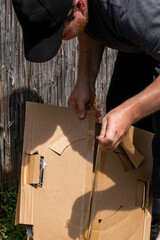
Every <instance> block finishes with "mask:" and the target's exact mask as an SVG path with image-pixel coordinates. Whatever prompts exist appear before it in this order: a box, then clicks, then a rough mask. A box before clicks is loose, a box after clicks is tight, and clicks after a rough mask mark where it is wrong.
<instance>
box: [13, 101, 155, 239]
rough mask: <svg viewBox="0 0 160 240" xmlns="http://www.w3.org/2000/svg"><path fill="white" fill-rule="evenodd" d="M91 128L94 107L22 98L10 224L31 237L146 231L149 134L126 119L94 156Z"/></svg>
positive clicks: (135, 235)
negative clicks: (119, 137) (126, 126)
mask: <svg viewBox="0 0 160 240" xmlns="http://www.w3.org/2000/svg"><path fill="white" fill-rule="evenodd" d="M96 134H98V133H97V130H96V133H95V114H94V112H89V113H88V114H87V117H86V118H85V119H84V120H80V119H79V118H78V114H77V112H76V111H75V110H72V109H68V108H63V107H55V106H49V105H44V104H39V103H29V102H28V103H27V106H26V123H25V133H24V145H23V159H22V169H21V180H20V186H19V192H18V201H17V209H16V219H15V224H16V225H22V226H30V227H31V230H32V231H30V235H32V233H33V239H34V240H42V239H46V240H54V239H58V240H63V239H66V240H68V239H76V240H78V239H91V240H104V239H105V240H106V239H107V240H115V239H116V240H117V239H119V240H129V239H132V240H149V239H150V225H151V205H152V204H151V201H149V200H150V199H151V198H149V188H150V187H149V186H150V179H151V173H152V154H151V141H152V137H153V135H152V134H151V133H148V132H145V131H142V130H139V129H135V128H133V127H131V128H130V131H129V134H128V135H127V136H126V138H125V139H124V140H123V142H122V144H121V145H120V146H119V147H118V148H117V149H116V150H115V151H114V152H107V153H106V152H101V150H100V149H99V148H98V151H97V157H96V159H95V160H94V148H95V135H96ZM96 145H97V144H96ZM28 239H29V237H28Z"/></svg>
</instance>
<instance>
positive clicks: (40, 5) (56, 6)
mask: <svg viewBox="0 0 160 240" xmlns="http://www.w3.org/2000/svg"><path fill="white" fill-rule="evenodd" d="M12 1H13V5H14V8H15V11H16V14H17V17H18V19H19V21H20V23H21V26H22V29H23V36H24V48H25V56H26V58H27V59H28V60H30V61H34V62H43V61H47V60H49V59H51V58H52V57H54V55H55V54H56V53H57V51H58V49H59V47H60V45H61V42H62V38H63V39H64V40H69V39H72V38H74V37H75V36H77V35H79V43H80V56H79V73H78V80H77V83H76V86H75V88H74V90H73V92H72V94H71V96H70V98H69V102H68V104H69V106H70V107H73V108H77V109H78V111H79V116H80V118H82V119H83V118H84V117H85V114H86V109H92V108H93V103H94V97H95V95H94V94H95V87H94V85H95V80H96V77H97V73H98V70H99V65H100V62H101V57H102V54H103V50H104V47H105V46H108V47H111V48H114V49H117V50H119V54H118V57H117V61H116V65H115V70H114V73H113V78H112V81H111V86H110V90H109V93H108V97H107V109H108V113H107V114H106V116H105V117H104V118H103V121H102V129H101V133H100V136H99V143H100V145H101V148H102V149H103V150H106V151H108V150H113V149H115V148H116V147H117V146H118V144H119V143H120V142H121V141H122V139H123V138H124V137H125V135H126V133H127V131H128V129H129V127H130V126H131V125H132V124H134V123H136V122H137V121H138V120H140V119H143V118H144V117H146V116H149V115H150V114H153V113H154V114H153V118H154V120H153V127H154V131H155V134H156V135H155V138H154V141H153V156H154V168H153V196H154V206H156V212H154V213H156V214H158V215H159V214H160V191H159V188H160V176H159V175H160V174H159V173H160V160H159V159H160V151H159V149H158V148H159V146H160V137H159V136H160V113H159V111H158V110H160V76H159V73H160V64H159V61H160V17H159V14H160V2H156V4H155V1H154V0H146V1H140V0H134V1H132V0H74V1H72V0H57V1H53V0H45V1H44V0H12ZM153 80H154V81H153ZM157 111H158V112H157ZM150 119H151V117H149V118H145V120H143V121H144V122H141V123H138V124H141V125H142V127H143V128H145V129H151V126H150V123H151V121H150ZM148 126H149V127H148ZM155 166H156V167H155Z"/></svg>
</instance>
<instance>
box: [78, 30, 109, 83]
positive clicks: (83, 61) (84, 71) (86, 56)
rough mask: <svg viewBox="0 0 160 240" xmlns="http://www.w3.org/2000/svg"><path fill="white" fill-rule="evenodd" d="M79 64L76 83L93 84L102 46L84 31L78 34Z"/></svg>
mask: <svg viewBox="0 0 160 240" xmlns="http://www.w3.org/2000/svg"><path fill="white" fill-rule="evenodd" d="M79 47H80V54H79V66H78V69H79V70H78V80H77V83H84V82H88V84H90V85H91V86H94V84H95V80H96V77H97V74H98V71H99V66H100V62H101V59H102V54H103V50H104V46H103V45H101V44H100V43H99V42H97V41H95V40H94V39H92V38H91V37H89V36H88V35H87V34H86V33H84V32H83V33H82V34H80V35H79Z"/></svg>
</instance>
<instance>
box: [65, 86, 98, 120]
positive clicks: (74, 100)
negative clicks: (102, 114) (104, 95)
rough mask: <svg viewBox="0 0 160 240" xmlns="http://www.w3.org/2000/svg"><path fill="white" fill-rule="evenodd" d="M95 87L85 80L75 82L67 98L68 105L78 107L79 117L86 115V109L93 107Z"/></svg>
mask: <svg viewBox="0 0 160 240" xmlns="http://www.w3.org/2000/svg"><path fill="white" fill-rule="evenodd" d="M94 99H95V88H94V87H91V86H89V84H88V83H87V82H86V83H85V82H83V83H82V84H81V85H78V84H76V86H75V88H74V89H73V92H72V94H71V96H70V97H69V100H68V106H69V107H71V108H76V109H78V113H79V117H80V118H81V119H83V118H85V116H86V109H94Z"/></svg>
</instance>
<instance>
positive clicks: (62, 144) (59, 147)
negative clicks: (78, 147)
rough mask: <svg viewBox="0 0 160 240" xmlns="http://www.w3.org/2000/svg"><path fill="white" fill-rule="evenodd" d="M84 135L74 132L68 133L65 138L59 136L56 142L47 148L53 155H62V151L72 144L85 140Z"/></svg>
mask: <svg viewBox="0 0 160 240" xmlns="http://www.w3.org/2000/svg"><path fill="white" fill-rule="evenodd" d="M85 139H86V135H85V134H83V132H82V133H81V134H78V135H77V133H76V131H75V130H74V131H72V132H70V133H69V134H68V135H67V136H64V135H63V136H61V137H60V138H59V139H58V140H57V141H55V142H54V143H53V144H51V145H50V146H49V148H50V149H51V150H52V151H54V152H55V153H57V154H59V155H62V153H63V152H64V150H65V149H66V148H67V147H68V146H69V145H71V144H72V143H73V142H76V141H80V140H85Z"/></svg>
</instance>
